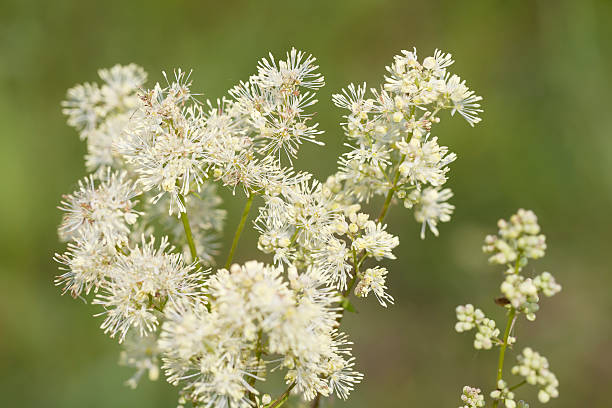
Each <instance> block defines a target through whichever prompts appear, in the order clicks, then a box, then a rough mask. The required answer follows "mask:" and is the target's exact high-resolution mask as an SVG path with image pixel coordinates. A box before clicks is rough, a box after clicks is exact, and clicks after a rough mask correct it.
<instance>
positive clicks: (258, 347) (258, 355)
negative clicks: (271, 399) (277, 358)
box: [247, 330, 263, 402]
mask: <svg viewBox="0 0 612 408" xmlns="http://www.w3.org/2000/svg"><path fill="white" fill-rule="evenodd" d="M262 335H263V333H262V332H261V330H259V332H258V333H257V344H256V346H255V358H256V359H257V371H259V362H260V361H261V354H262V351H263V350H262V347H261V340H262ZM255 374H256V375H257V373H255ZM256 381H257V377H256V376H253V377H251V378H249V380H248V381H247V382H248V383H249V385H250V386H251V387H254V386H255V382H256ZM249 399H250V400H251V401H253V402H255V394H254V393H249Z"/></svg>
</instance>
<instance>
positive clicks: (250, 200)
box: [225, 193, 255, 269]
mask: <svg viewBox="0 0 612 408" xmlns="http://www.w3.org/2000/svg"><path fill="white" fill-rule="evenodd" d="M253 198H255V194H253V193H251V194H249V197H248V198H247V202H246V204H245V206H244V210H242V218H240V224H238V229H236V233H235V234H234V241H233V242H232V248H231V249H230V252H229V255H228V257H227V261H226V262H225V269H228V268H229V267H230V265H231V264H232V259H233V258H234V252H236V247H237V246H238V241H239V240H240V235H241V234H242V230H243V229H244V224H245V223H246V220H247V217H248V216H249V211H251V204H253Z"/></svg>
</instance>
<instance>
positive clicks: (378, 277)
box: [355, 266, 394, 307]
mask: <svg viewBox="0 0 612 408" xmlns="http://www.w3.org/2000/svg"><path fill="white" fill-rule="evenodd" d="M386 278H387V270H386V269H385V268H381V267H380V266H376V267H374V268H368V269H366V271H365V273H364V274H363V277H362V278H361V280H360V281H359V283H358V284H357V286H355V296H358V297H366V296H368V294H369V293H370V292H374V294H375V295H376V298H377V299H378V302H379V303H380V304H381V305H382V306H384V307H387V302H389V303H391V304H393V302H394V301H393V297H392V296H391V295H389V294H388V293H386V292H385V291H386V290H387V286H386V285H385V280H386Z"/></svg>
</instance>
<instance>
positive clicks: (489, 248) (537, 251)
mask: <svg viewBox="0 0 612 408" xmlns="http://www.w3.org/2000/svg"><path fill="white" fill-rule="evenodd" d="M497 226H498V227H499V236H497V235H488V236H487V237H486V238H485V245H484V246H483V251H484V252H485V253H492V254H493V255H492V256H491V257H490V258H489V262H491V263H494V264H500V265H506V264H510V263H512V262H516V263H517V265H518V266H519V267H523V266H525V265H526V264H527V258H532V259H538V258H541V257H543V256H544V251H545V250H546V237H545V236H544V235H542V234H540V226H539V225H538V218H537V217H536V215H535V214H534V213H533V211H529V210H523V209H522V208H521V209H519V210H518V212H517V213H516V214H514V215H513V216H512V217H510V222H508V221H506V220H499V221H498V222H497ZM511 267H512V268H513V267H514V265H512V266H511Z"/></svg>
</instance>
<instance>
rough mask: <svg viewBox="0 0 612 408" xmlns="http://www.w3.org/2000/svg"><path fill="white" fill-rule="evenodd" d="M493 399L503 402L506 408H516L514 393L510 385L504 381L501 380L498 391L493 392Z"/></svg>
mask: <svg viewBox="0 0 612 408" xmlns="http://www.w3.org/2000/svg"><path fill="white" fill-rule="evenodd" d="M491 398H493V399H494V400H498V401H501V402H503V403H504V405H505V407H506V408H516V401H515V400H514V392H512V391H510V388H508V383H506V382H505V381H504V380H499V381H498V382H497V389H496V390H493V391H491Z"/></svg>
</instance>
